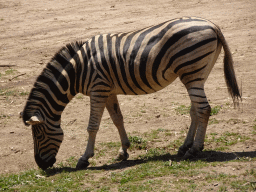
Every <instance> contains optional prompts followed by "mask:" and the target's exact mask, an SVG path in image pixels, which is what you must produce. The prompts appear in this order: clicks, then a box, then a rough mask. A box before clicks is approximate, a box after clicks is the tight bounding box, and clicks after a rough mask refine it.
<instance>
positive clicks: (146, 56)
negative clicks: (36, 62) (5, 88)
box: [21, 17, 241, 169]
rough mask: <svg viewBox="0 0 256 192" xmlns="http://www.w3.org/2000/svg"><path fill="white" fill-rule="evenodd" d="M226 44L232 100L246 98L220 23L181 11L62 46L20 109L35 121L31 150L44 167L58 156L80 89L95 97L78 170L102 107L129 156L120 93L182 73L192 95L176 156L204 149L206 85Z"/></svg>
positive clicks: (157, 86) (156, 86)
mask: <svg viewBox="0 0 256 192" xmlns="http://www.w3.org/2000/svg"><path fill="white" fill-rule="evenodd" d="M222 47H223V49H224V53H225V55H224V74H225V80H226V84H227V88H228V91H229V93H230V95H231V96H232V99H233V102H234V103H239V100H240V99H241V94H240V90H239V88H238V85H237V81H236V77H235V72H234V68H233V60H232V54H231V52H230V49H229V46H228V44H227V42H226V40H225V38H224V36H223V34H222V32H221V30H220V28H219V27H218V26H217V25H215V24H214V23H212V22H211V21H209V20H205V19H202V18H198V17H182V18H178V19H172V20H168V21H165V22H163V23H161V24H158V25H155V26H150V27H146V28H143V29H140V30H137V31H131V32H127V33H113V34H102V35H96V36H94V37H92V38H90V39H88V40H86V41H76V42H72V43H69V44H67V45H66V46H64V47H62V48H61V49H60V50H59V51H58V52H57V53H56V54H55V55H54V56H53V58H52V59H51V60H50V61H49V63H48V64H47V66H46V67H45V68H44V69H43V71H42V72H41V74H40V75H39V76H38V78H37V80H36V81H35V83H34V86H33V88H32V89H31V92H30V94H29V96H28V99H27V102H26V104H25V107H24V110H23V112H22V113H21V115H22V118H23V122H24V124H25V125H26V126H29V125H32V135H33V140H34V156H35V161H36V163H37V165H38V166H39V167H40V168H41V169H47V168H48V167H51V166H53V164H54V163H55V162H56V155H57V153H58V150H59V147H60V145H61V142H62V140H63V130H62V129H61V127H60V125H61V114H62V112H63V110H64V108H65V106H66V105H67V104H68V103H69V102H70V100H71V99H72V98H73V97H74V96H75V95H76V94H77V93H82V94H84V95H87V96H89V97H90V118H89V123H88V127H87V131H88V135H89V137H88V141H87V142H88V143H87V146H86V150H85V153H84V154H83V155H82V156H81V157H80V158H79V160H78V163H77V166H76V168H77V169H85V168H87V166H88V165H89V162H88V159H89V158H91V157H93V156H94V146H95V138H96V134H97V132H98V130H99V125H100V121H101V117H102V114H103V111H104V109H105V107H106V108H107V110H108V112H109V114H110V117H111V119H112V121H113V123H114V125H115V126H116V127H117V129H118V132H119V135H120V139H121V148H120V150H119V152H118V156H117V158H118V160H120V161H121V160H127V159H128V157H129V154H128V152H127V149H128V148H129V146H130V142H129V139H128V137H127V133H126V131H125V128H124V122H123V116H122V113H121V110H120V107H119V103H118V99H117V95H119V94H123V95H142V94H149V93H154V92H157V91H159V90H161V89H163V88H164V87H166V86H167V85H169V84H170V83H172V82H173V81H174V80H175V79H176V78H177V77H179V79H180V80H181V82H182V83H183V84H184V85H185V87H186V89H187V92H188V95H189V97H190V100H191V109H190V116H191V125H190V128H189V131H188V134H187V136H186V138H185V141H184V143H183V145H181V146H180V148H179V150H178V155H179V156H181V157H183V158H184V159H190V158H192V157H195V156H196V155H197V154H198V152H200V151H202V150H203V147H204V138H205V133H206V127H207V124H208V120H209V116H210V112H211V107H210V105H209V103H208V100H207V97H206V95H205V91H204V84H205V81H206V80H207V78H208V75H209V73H210V72H211V70H212V68H213V66H214V64H215V62H216V60H217V58H218V56H219V54H220V52H221V48H222Z"/></svg>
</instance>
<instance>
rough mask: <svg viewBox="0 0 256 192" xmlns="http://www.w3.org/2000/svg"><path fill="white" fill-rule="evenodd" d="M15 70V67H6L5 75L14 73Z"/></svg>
mask: <svg viewBox="0 0 256 192" xmlns="http://www.w3.org/2000/svg"><path fill="white" fill-rule="evenodd" d="M16 71H17V70H15V69H8V70H6V71H5V75H12V74H14V73H15V72H16Z"/></svg>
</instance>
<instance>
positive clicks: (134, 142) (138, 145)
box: [129, 136, 147, 150]
mask: <svg viewBox="0 0 256 192" xmlns="http://www.w3.org/2000/svg"><path fill="white" fill-rule="evenodd" d="M129 141H130V144H131V146H130V149H139V150H142V149H147V140H145V139H143V138H141V137H139V136H129Z"/></svg>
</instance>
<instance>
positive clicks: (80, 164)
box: [76, 158, 90, 170]
mask: <svg viewBox="0 0 256 192" xmlns="http://www.w3.org/2000/svg"><path fill="white" fill-rule="evenodd" d="M89 164H90V163H89V161H88V160H83V159H82V158H80V159H79V160H78V163H77V165H76V169H77V170H82V169H86V168H87V167H88V165H89Z"/></svg>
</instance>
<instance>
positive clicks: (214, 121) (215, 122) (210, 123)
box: [208, 118, 219, 125]
mask: <svg viewBox="0 0 256 192" xmlns="http://www.w3.org/2000/svg"><path fill="white" fill-rule="evenodd" d="M218 123H219V120H217V119H215V118H210V119H209V122H208V125H212V124H218Z"/></svg>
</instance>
